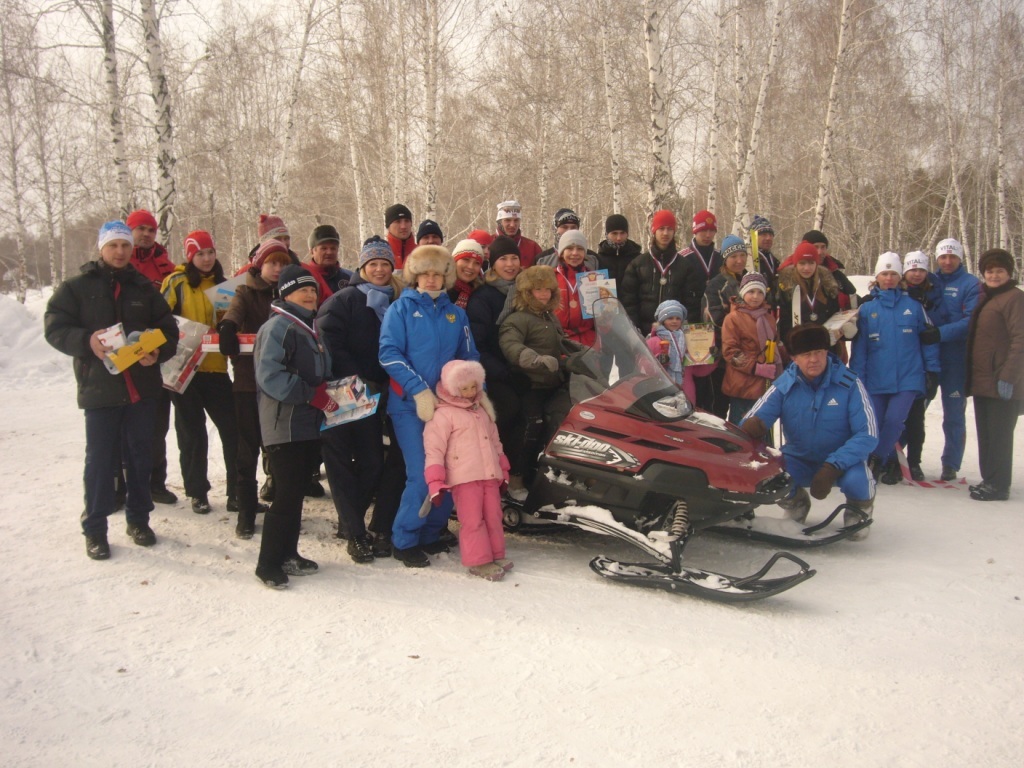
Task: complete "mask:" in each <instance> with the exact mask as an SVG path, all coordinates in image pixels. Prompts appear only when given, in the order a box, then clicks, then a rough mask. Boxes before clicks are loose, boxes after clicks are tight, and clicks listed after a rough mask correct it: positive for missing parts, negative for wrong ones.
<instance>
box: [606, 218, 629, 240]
mask: <svg viewBox="0 0 1024 768" xmlns="http://www.w3.org/2000/svg"><path fill="white" fill-rule="evenodd" d="M609 232H625V233H626V234H629V219H627V218H626V217H625V216H623V215H622V214H621V213H613V214H612V215H611V216H609V217H608V218H607V219H605V220H604V233H605V234H606V235H607V234H608V233H609Z"/></svg>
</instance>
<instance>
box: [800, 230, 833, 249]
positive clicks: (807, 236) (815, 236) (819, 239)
mask: <svg viewBox="0 0 1024 768" xmlns="http://www.w3.org/2000/svg"><path fill="white" fill-rule="evenodd" d="M800 239H801V240H803V241H804V242H805V243H810V244H811V245H817V244H818V243H824V244H825V247H826V248H827V247H828V238H827V237H825V233H824V232H822V231H821V230H818V229H812V230H811V231H809V232H805V233H804V236H803V237H801V238H800Z"/></svg>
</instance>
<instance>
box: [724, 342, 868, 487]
mask: <svg viewBox="0 0 1024 768" xmlns="http://www.w3.org/2000/svg"><path fill="white" fill-rule="evenodd" d="M858 335H859V334H858ZM754 416H757V417H758V418H759V419H761V421H763V422H764V423H765V425H767V426H768V427H769V428H770V427H771V426H772V425H773V424H774V423H775V422H776V421H777V420H778V419H780V418H781V419H782V434H783V437H784V443H783V445H782V453H783V455H784V456H791V457H793V458H795V459H801V460H803V461H806V462H808V463H817V464H821V463H824V462H826V461H827V462H828V463H830V464H834V465H835V466H836V467H838V468H839V469H841V470H843V471H844V472H845V471H846V470H847V469H849V468H850V467H852V466H855V465H857V464H859V463H861V462H863V461H867V458H868V456H869V455H870V454H871V452H872V451H873V450H874V449H875V446H876V445H877V444H878V426H877V424H876V423H875V412H874V410H873V409H872V407H871V398H870V397H869V396H868V393H867V390H865V389H864V385H863V384H862V383H861V381H860V379H858V378H857V377H856V375H854V373H853V372H852V371H851V370H850V369H848V368H847V367H846V366H844V365H843V364H842V363H841V362H839V359H838V358H837V357H836V356H835V355H833V354H831V353H830V354H829V356H828V366H827V367H826V368H825V372H824V373H822V374H821V376H819V377H818V379H817V381H814V382H810V381H808V380H807V379H806V378H804V375H803V374H802V373H800V369H799V368H798V367H797V365H796V363H790V365H789V367H788V368H786V370H785V371H783V373H782V375H781V376H779V378H778V379H776V380H775V383H774V384H772V386H770V387H769V388H768V391H767V392H765V393H764V395H762V396H761V399H760V400H758V401H757V402H756V403H754V407H753V408H751V409H750V411H749V412H748V413H747V415H746V417H745V418H744V421H746V420H747V419H750V418H753V417H754Z"/></svg>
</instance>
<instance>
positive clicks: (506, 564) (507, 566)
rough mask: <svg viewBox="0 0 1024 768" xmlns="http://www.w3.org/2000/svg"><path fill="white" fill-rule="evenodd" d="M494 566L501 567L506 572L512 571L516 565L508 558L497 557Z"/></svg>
mask: <svg viewBox="0 0 1024 768" xmlns="http://www.w3.org/2000/svg"><path fill="white" fill-rule="evenodd" d="M494 564H495V565H497V566H501V569H502V570H505V571H511V570H512V566H513V565H515V563H513V562H512V561H511V560H509V559H508V558H507V557H496V558H495V559H494Z"/></svg>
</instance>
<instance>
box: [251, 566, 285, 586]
mask: <svg viewBox="0 0 1024 768" xmlns="http://www.w3.org/2000/svg"><path fill="white" fill-rule="evenodd" d="M256 578H257V579H259V580H260V581H261V582H263V584H264V585H265V586H268V587H270V588H271V589H284V588H285V587H287V586H288V574H286V573H285V572H284V570H283V569H281V568H277V567H268V566H265V565H257V566H256Z"/></svg>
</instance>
